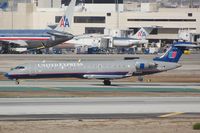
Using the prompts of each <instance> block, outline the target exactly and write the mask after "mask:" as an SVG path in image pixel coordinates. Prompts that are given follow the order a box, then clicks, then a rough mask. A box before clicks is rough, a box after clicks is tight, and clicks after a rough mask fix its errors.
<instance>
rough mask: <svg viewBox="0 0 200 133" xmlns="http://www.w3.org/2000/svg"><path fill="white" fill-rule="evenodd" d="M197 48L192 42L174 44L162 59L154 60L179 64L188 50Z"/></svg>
mask: <svg viewBox="0 0 200 133" xmlns="http://www.w3.org/2000/svg"><path fill="white" fill-rule="evenodd" d="M195 47H197V45H194V44H192V43H191V42H177V43H175V44H173V45H172V46H171V47H170V48H169V49H168V50H167V51H166V52H165V53H164V54H163V55H162V56H161V57H156V58H154V59H153V60H154V61H164V62H174V63H177V62H178V61H179V59H180V57H181V56H182V54H183V53H185V51H186V50H188V49H189V48H195Z"/></svg>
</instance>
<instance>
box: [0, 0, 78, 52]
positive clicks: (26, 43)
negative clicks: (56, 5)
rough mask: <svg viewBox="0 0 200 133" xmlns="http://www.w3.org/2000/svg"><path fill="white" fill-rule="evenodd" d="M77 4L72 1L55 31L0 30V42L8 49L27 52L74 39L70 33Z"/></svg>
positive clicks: (74, 0)
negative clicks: (22, 49)
mask: <svg viewBox="0 0 200 133" xmlns="http://www.w3.org/2000/svg"><path fill="white" fill-rule="evenodd" d="M75 3H76V0H71V2H70V4H69V6H68V8H67V9H66V11H65V13H64V15H63V16H62V18H61V20H60V22H59V24H58V26H57V27H56V28H55V29H53V30H52V29H49V30H48V29H45V30H0V42H1V43H2V44H3V45H4V47H7V48H17V47H26V48H27V50H34V49H36V50H37V49H43V48H49V47H52V46H55V45H57V44H60V43H63V42H65V41H67V40H70V39H72V38H73V35H72V34H70V33H68V32H69V30H70V27H71V23H72V18H73V13H74V8H75ZM27 50H25V51H27ZM20 52H23V51H20Z"/></svg>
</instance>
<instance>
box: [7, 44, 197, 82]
mask: <svg viewBox="0 0 200 133" xmlns="http://www.w3.org/2000/svg"><path fill="white" fill-rule="evenodd" d="M191 47H196V45H193V44H191V43H183V42H180V43H175V44H173V45H172V46H171V48H169V50H168V51H166V53H165V54H164V55H162V56H160V57H156V58H154V59H152V60H144V59H134V60H120V61H77V62H76V61H71V62H68V61H65V62H64V61H63V62H60V61H58V62H38V63H28V64H24V65H19V66H17V67H15V68H13V69H11V71H9V72H8V73H6V74H5V76H6V77H7V78H9V79H12V80H16V83H17V84H19V79H36V78H63V77H76V78H86V79H99V80H103V83H104V85H111V80H113V79H121V78H127V77H131V76H142V75H148V74H154V73H160V72H163V71H168V70H171V69H176V68H178V67H180V66H181V65H180V64H178V61H179V59H180V57H181V55H182V54H183V53H184V52H186V51H187V50H188V48H191Z"/></svg>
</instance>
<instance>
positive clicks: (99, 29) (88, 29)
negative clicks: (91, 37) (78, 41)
mask: <svg viewBox="0 0 200 133" xmlns="http://www.w3.org/2000/svg"><path fill="white" fill-rule="evenodd" d="M104 29H105V27H85V33H86V34H89V33H100V34H104Z"/></svg>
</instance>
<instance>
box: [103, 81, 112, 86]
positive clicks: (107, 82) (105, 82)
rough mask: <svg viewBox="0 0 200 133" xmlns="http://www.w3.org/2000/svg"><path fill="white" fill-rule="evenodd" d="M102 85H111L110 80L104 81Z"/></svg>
mask: <svg viewBox="0 0 200 133" xmlns="http://www.w3.org/2000/svg"><path fill="white" fill-rule="evenodd" d="M103 83H104V85H111V82H110V80H104V81H103Z"/></svg>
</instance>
